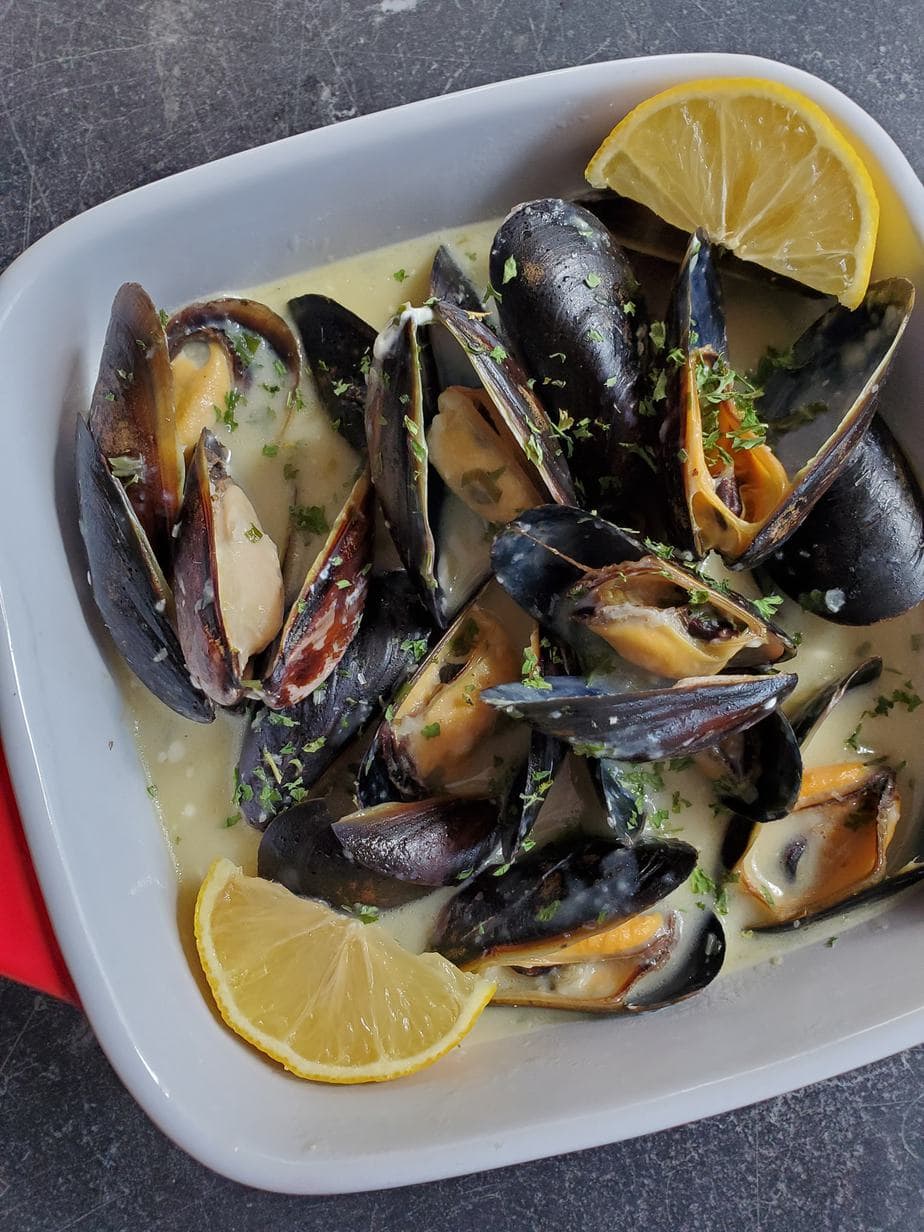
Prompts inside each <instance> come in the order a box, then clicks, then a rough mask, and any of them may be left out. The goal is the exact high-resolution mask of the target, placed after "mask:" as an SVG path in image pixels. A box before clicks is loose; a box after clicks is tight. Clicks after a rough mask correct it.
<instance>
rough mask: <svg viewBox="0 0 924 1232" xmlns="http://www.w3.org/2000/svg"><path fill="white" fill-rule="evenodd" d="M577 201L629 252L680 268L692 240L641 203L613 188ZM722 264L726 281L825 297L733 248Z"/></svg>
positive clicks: (721, 254) (726, 251)
mask: <svg viewBox="0 0 924 1232" xmlns="http://www.w3.org/2000/svg"><path fill="white" fill-rule="evenodd" d="M575 200H576V204H578V205H581V206H583V207H584V209H586V210H590V212H591V213H592V214H594V215H595V216H596V217H597V218H599V219H600V221H601V222H602V223H603V225H604V226H605V227H606V228H607V230H608V231H609V232H610V233H611V235H612V236H613V238H614V239H615V240H616V242H617V243H618V244H621V245H622V247H623V248H626V249H628V251H629V252H631V253H641V254H642V255H644V256H646V257H654V258H656V259H658V260H659V261H663V262H665V263H666V265H667V266H668V267H676V266H678V265H680V263H681V261H682V260H683V257H684V254H685V252H686V249H687V244H688V242H689V239H690V237H689V235H688V234H687V232H686V231H683V230H682V229H681V228H680V227H674V226H672V225H671V224H670V223H669V222H665V221H664V219H663V218H659V217H658V216H657V214H655V213H654V212H653V211H652V210H650V209H649V208H648V207H647V206H646V205H642V204H641V202H639V201H633V200H632V199H631V198H630V197H622V196H620V195H619V193H615V192H613V191H612V189H609V188H605V189H591V191H590V192H586V193H581V195H580V196H579V197H577V198H576V199H575ZM718 264H719V268H720V269H721V271H722V276H723V278H724V277H727V278H735V279H741V280H743V281H745V282H748V283H751V284H753V283H755V282H758V283H760V284H762V285H764V286H768V287H770V286H779V287H785V288H786V289H787V290H789V291H793V292H796V293H797V294H799V295H801V296H804V297H805V298H807V299H824V298H825V296H824V294H823V292H821V291H816V290H814V289H813V288H812V287H808V286H806V285H805V284H804V283H801V282H794V281H793V279H791V278H786V277H785V276H784V275H783V274H777V273H774V272H773V271H772V270H768V269H765V268H764V267H763V266H761V265H755V264H754V262H753V261H742V260H741V258H740V257H736V256H735V254H734V253H733V252H732V251H731V250H730V249H726V248H723V249H721V250H720V251H719V253H718Z"/></svg>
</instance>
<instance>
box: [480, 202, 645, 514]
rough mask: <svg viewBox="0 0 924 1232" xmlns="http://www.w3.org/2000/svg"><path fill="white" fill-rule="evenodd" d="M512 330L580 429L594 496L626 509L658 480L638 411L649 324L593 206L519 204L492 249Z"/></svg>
mask: <svg viewBox="0 0 924 1232" xmlns="http://www.w3.org/2000/svg"><path fill="white" fill-rule="evenodd" d="M490 270H491V282H492V284H493V286H494V287H495V288H496V289H497V291H498V292H499V293H500V294H501V301H500V304H499V314H500V319H501V323H502V326H503V329H504V332H505V334H506V335H507V337H509V338H510V340H511V342H512V344H513V346H514V347H515V349H516V351H517V354H518V355H519V358H520V359H521V361H522V363H523V366H524V367H525V368H526V370H527V371H528V372H529V374H530V376H531V377H533V378H534V379H535V381H536V390H537V392H538V394H539V395H540V397H541V398H542V400H543V403H544V405H545V406H546V407H547V409H548V411H549V413H550V415H551V416H552V417H553V419H554V418H558V419H559V420H560V422H562V423H567V422H573V423H574V424H575V425H578V426H579V430H578V431H573V432H572V438H573V453H572V455H571V470H572V474H573V475H574V477H575V478H576V479H577V480H578V481H579V483H580V485H581V486H582V488H583V496H584V498H585V500H586V502H587V503H588V504H590V505H594V506H598V505H601V504H602V505H603V506H605V507H607V508H612V509H619V510H621V511H623V512H626V511H628V510H629V509H631V510H632V512H633V514H635V513H636V510H637V503H636V502H637V500H638V498H639V496H640V494H642V493H643V492H644V491H645V490H646V489H647V491H649V492H650V490H651V488H652V483H653V481H655V480H656V477H655V475H654V474H653V471H652V469H651V463H652V460H651V456H650V454H646V450H647V444H648V442H647V436H648V428H647V426H646V422H645V420H644V419H643V417H642V416H641V415H640V413H639V400H640V388H641V378H642V373H641V353H642V351H643V350H644V346H643V345H641V344H640V339H639V331H640V329H641V330H644V323H643V320H642V317H643V312H644V310H643V306H642V304H641V302H640V300H639V295H638V283H637V282H636V280H635V276H634V274H633V272H632V268H631V266H630V264H629V261H628V258H627V257H626V255H625V253H624V252H623V251H622V249H621V248H620V247H619V246H618V245H617V244H616V243H615V242H614V240H613V238H612V236H611V235H610V233H609V232H608V231H607V229H606V227H604V226H603V225H602V224H601V223H600V222H599V221H598V220H597V219H596V218H595V217H594V216H593V215H592V214H590V213H589V212H588V211H587V210H584V209H582V208H581V207H580V206H578V205H574V204H573V203H571V202H567V201H561V200H557V199H548V200H540V201H530V202H526V203H525V204H523V205H519V206H517V207H516V209H515V210H513V211H512V213H510V214H509V215H508V216H507V218H506V219H505V220H504V222H503V224H502V225H501V227H500V230H499V231H498V232H497V235H496V236H495V238H494V244H493V246H492V249H491V265H490Z"/></svg>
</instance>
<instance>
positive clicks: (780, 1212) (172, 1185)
mask: <svg viewBox="0 0 924 1232" xmlns="http://www.w3.org/2000/svg"><path fill="white" fill-rule="evenodd" d="M705 50H722V51H740V52H751V53H756V54H760V55H765V56H770V57H773V58H776V59H780V60H784V61H787V62H789V63H790V64H795V65H798V66H800V67H802V68H805V69H808V70H809V71H811V72H813V73H816V74H818V75H819V76H821V77H824V78H826V79H827V80H828V81H830V82H832V83H833V84H835V85H836V86H838V87H840V89H842V90H844V91H845V92H846V93H847V94H849V95H851V96H852V97H853V98H854V99H856V100H857V102H859V103H860V104H861V105H862V106H863V107H865V108H867V110H869V111H870V112H871V113H872V115H873V116H875V117H876V118H877V119H878V120H879V121H880V122H881V123H882V124H883V125H884V126H885V128H886V129H887V130H888V131H889V132H890V133H891V134H892V135H893V136H894V137H895V139H896V140H897V141H898V143H899V145H900V146H901V147H902V148H903V149H904V151H905V152H906V154H907V155H908V156H909V158H910V159H911V162H912V164H913V165H914V167H915V169H916V170H917V171H918V172H919V173H920V171H921V167H922V164H924V130H922V128H921V123H920V121H921V95H922V65H924V21H922V10H921V5H920V0H910V2H906V0H881V2H880V3H878V4H875V5H873V4H869V3H868V2H867V0H815V3H813V4H811V5H807V4H804V3H796V2H794V0H775V2H773V3H767V2H765V0H735V2H733V0H706V2H702V0H681V2H672V0H633V3H631V4H620V3H618V0H568V2H559V0H224V2H223V3H220V4H219V3H214V2H209V0H148V2H147V3H132V2H131V0H5V2H3V0H0V107H2V114H0V169H2V171H0V192H2V194H3V197H2V200H3V206H2V213H0V266H2V265H3V264H5V263H6V262H7V261H9V260H11V259H12V258H13V257H15V256H16V255H17V254H18V253H19V252H20V251H22V249H23V248H25V247H26V246H28V245H29V244H30V243H32V242H33V241H34V240H36V239H38V237H39V236H40V235H42V234H43V233H44V232H45V231H47V230H49V229H50V228H51V227H53V226H55V225H57V224H58V223H60V222H63V221H64V220H65V219H67V218H69V217H71V216H72V215H73V214H76V213H79V212H80V211H81V210H83V209H86V208H87V207H88V206H91V205H94V204H95V203H96V202H98V201H102V200H104V199H105V198H107V197H110V196H113V195H114V194H116V193H119V192H123V191H125V190H126V189H130V188H133V187H135V186H137V185H139V184H144V183H146V182H148V181H150V180H153V179H157V178H159V177H161V176H163V175H166V174H168V173H170V172H173V171H179V170H182V169H183V168H185V167H190V166H194V165H195V164H197V163H200V162H204V161H207V160H209V159H213V158H217V157H219V156H220V155H223V154H228V153H231V152H233V151H235V150H240V149H244V148H246V147H248V146H252V145H257V144H260V143H262V142H265V141H270V140H273V139H274V138H277V137H283V136H286V135H288V134H289V133H293V132H298V131H300V130H303V129H306V128H313V127H316V126H319V125H322V124H329V123H331V122H333V121H336V120H340V119H344V118H346V117H348V116H354V115H358V114H361V113H363V112H368V111H374V110H377V109H379V108H382V107H388V106H391V105H393V104H396V103H401V102H407V101H410V100H412V99H417V98H424V97H426V96H428V95H432V94H438V93H442V92H445V91H449V90H457V89H462V88H464V87H466V86H472V85H477V84H480V83H482V82H487V81H493V80H497V79H499V78H504V77H512V76H516V75H519V74H523V73H531V72H535V71H538V70H542V69H550V68H557V67H560V66H563V65H568V64H579V63H584V62H587V61H591V60H603V59H609V58H621V57H625V56H635V55H645V54H657V53H665V52H678V51H705ZM75 1227H79V1228H80V1229H82V1230H84V1232H117V1230H118V1232H154V1229H157V1230H158V1232H181V1230H182V1232H188V1230H190V1229H212V1228H215V1229H218V1228H220V1229H222V1230H223V1232H251V1230H253V1232H256V1230H264V1229H266V1230H268V1229H272V1230H273V1232H288V1230H289V1229H291V1230H293V1232H294V1230H295V1229H305V1230H307V1229H350V1230H351V1232H352V1230H355V1229H364V1230H368V1232H379V1230H383V1229H391V1228H395V1229H409V1230H410V1229H413V1230H414V1232H427V1230H428V1229H439V1230H440V1232H457V1230H458V1232H463V1230H467V1229H476V1228H477V1229H499V1230H500V1229H503V1230H507V1229H509V1230H510V1232H518V1230H519V1229H523V1230H524V1232H527V1230H532V1229H540V1228H541V1229H555V1228H562V1229H565V1228H580V1229H583V1230H586V1232H595V1230H597V1229H599V1230H601V1232H603V1230H604V1229H606V1230H607V1232H609V1230H610V1229H620V1230H621V1232H694V1230H695V1232H699V1230H702V1232H725V1230H727V1232H739V1230H746V1232H752V1230H753V1232H886V1230H889V1232H891V1230H895V1232H917V1230H919V1229H924V1048H919V1049H915V1050H912V1051H910V1052H907V1053H904V1054H902V1055H900V1056H896V1057H893V1058H891V1059H890V1060H887V1061H883V1062H881V1063H879V1064H877V1065H872V1066H869V1067H867V1068H865V1069H863V1070H859V1071H856V1072H855V1073H852V1074H848V1075H846V1076H844V1077H841V1078H836V1079H833V1080H831V1081H829V1082H825V1083H822V1084H819V1085H818V1086H815V1087H812V1088H809V1089H807V1090H804V1091H800V1092H797V1093H795V1094H792V1095H787V1096H784V1097H782V1098H779V1099H774V1100H770V1101H768V1102H766V1103H764V1104H761V1105H758V1106H756V1107H752V1108H747V1109H744V1110H742V1111H740V1112H735V1113H730V1114H728V1115H726V1116H721V1117H715V1118H713V1119H712V1120H708V1121H702V1122H699V1123H696V1124H693V1125H689V1126H685V1127H682V1128H679V1129H675V1130H671V1131H669V1132H666V1133H662V1134H658V1135H656V1136H653V1137H648V1138H642V1139H637V1140H635V1141H632V1142H627V1143H622V1144H618V1145H615V1146H610V1147H602V1148H599V1149H597V1150H592V1151H585V1152H582V1153H580V1154H576V1155H570V1156H564V1157H561V1158H558V1159H554V1160H548V1161H544V1162H538V1163H533V1164H526V1165H523V1166H521V1167H517V1168H510V1169H506V1170H503V1171H499V1172H493V1173H484V1174H481V1175H478V1176H471V1177H467V1178H463V1179H458V1180H450V1181H445V1182H439V1183H435V1184H432V1185H422V1186H416V1187H414V1188H412V1189H406V1190H399V1191H391V1192H386V1193H378V1194H365V1195H354V1196H348V1197H330V1198H290V1197H282V1196H279V1195H272V1194H263V1193H259V1192H257V1191H253V1190H248V1189H245V1188H244V1187H242V1186H240V1185H237V1184H234V1183H233V1182H230V1181H226V1180H223V1179H221V1178H219V1177H217V1176H215V1175H213V1174H212V1173H210V1172H209V1171H207V1170H206V1169H205V1168H203V1167H202V1166H201V1165H199V1164H197V1163H195V1162H194V1161H193V1160H191V1159H190V1158H189V1157H188V1156H186V1155H185V1154H184V1153H183V1152H182V1151H180V1150H179V1149H178V1148H176V1147H175V1146H173V1145H172V1144H171V1143H170V1142H169V1141H168V1140H167V1139H166V1138H164V1137H163V1136H162V1135H161V1134H160V1132H159V1131H158V1130H157V1129H155V1128H154V1127H153V1125H152V1124H151V1123H150V1122H149V1121H148V1120H147V1118H146V1117H145V1115H144V1114H143V1113H142V1112H141V1110H140V1109H139V1108H138V1107H137V1106H136V1105H135V1103H134V1102H133V1100H132V1098H131V1097H130V1096H129V1095H128V1094H127V1093H126V1091H125V1090H124V1089H123V1088H122V1086H121V1085H120V1083H119V1081H118V1079H117V1078H116V1077H115V1075H114V1074H113V1072H112V1070H111V1069H110V1067H109V1065H108V1063H107V1061H106V1060H105V1058H104V1056H103V1054H102V1053H101V1051H100V1049H99V1047H98V1046H97V1044H96V1042H95V1040H94V1038H93V1034H92V1032H91V1030H90V1028H89V1026H88V1024H87V1022H86V1020H85V1019H84V1017H83V1016H82V1015H81V1014H80V1013H79V1012H78V1011H76V1010H74V1009H72V1008H70V1007H68V1006H66V1005H62V1004H60V1003H57V1002H55V1001H53V1000H51V999H49V998H46V997H43V996H40V995H37V994H35V993H33V992H31V991H29V990H27V989H24V988H22V987H20V986H18V985H15V984H11V983H8V982H2V981H0V1232H52V1230H54V1232H63V1230H64V1229H69V1228H75Z"/></svg>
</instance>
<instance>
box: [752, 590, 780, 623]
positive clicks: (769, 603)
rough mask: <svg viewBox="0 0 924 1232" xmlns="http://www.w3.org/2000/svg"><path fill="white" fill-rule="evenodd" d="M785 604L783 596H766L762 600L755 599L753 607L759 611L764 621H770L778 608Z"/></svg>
mask: <svg viewBox="0 0 924 1232" xmlns="http://www.w3.org/2000/svg"><path fill="white" fill-rule="evenodd" d="M784 602H785V600H784V599H783V596H782V595H764V597H763V598H762V599H753V600H752V601H751V606H752V607H754V608H756V609H757V612H758V613H759V614H760V615H761V616H762V617H763V619H764V620H770V619H771V618H772V616H773V613H774V612H775V611H776V610H777V608H778V607H782V606H783V603H784Z"/></svg>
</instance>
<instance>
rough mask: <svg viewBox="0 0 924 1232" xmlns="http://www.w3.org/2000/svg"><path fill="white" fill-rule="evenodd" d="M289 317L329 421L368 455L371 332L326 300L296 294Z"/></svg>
mask: <svg viewBox="0 0 924 1232" xmlns="http://www.w3.org/2000/svg"><path fill="white" fill-rule="evenodd" d="M288 308H289V312H290V313H291V314H292V320H293V321H294V322H295V326H296V329H297V330H298V332H299V335H300V336H301V340H302V347H303V349H304V352H305V358H306V359H307V360H308V366H309V367H310V369H311V373H312V375H313V377H314V381H315V385H316V386H317V390H318V394H319V395H320V398H321V401H322V403H323V404H324V408H325V410H326V411H327V413H328V415H329V416H330V419H331V422H332V423H333V424H334V425H335V426H336V428H337V430H338V432H340V433H341V435H342V436H344V437H345V438H346V439H347V440H348V441H349V443H350V444H351V445H352V446H353V448H354V449H356V450H358V451H359V452H360V453H365V452H366V426H365V419H364V407H365V403H366V373H367V372H368V371H369V367H370V365H371V363H372V347H373V344H374V342H375V330H374V329H373V328H372V326H371V325H367V324H366V322H365V321H364V320H362V318H361V317H358V316H357V315H356V313H355V312H350V310H349V308H344V306H343V305H342V304H338V303H337V301H336V300H335V299H330V298H329V297H328V296H327V295H298V296H296V297H295V298H294V299H290V300H289V303H288Z"/></svg>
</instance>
